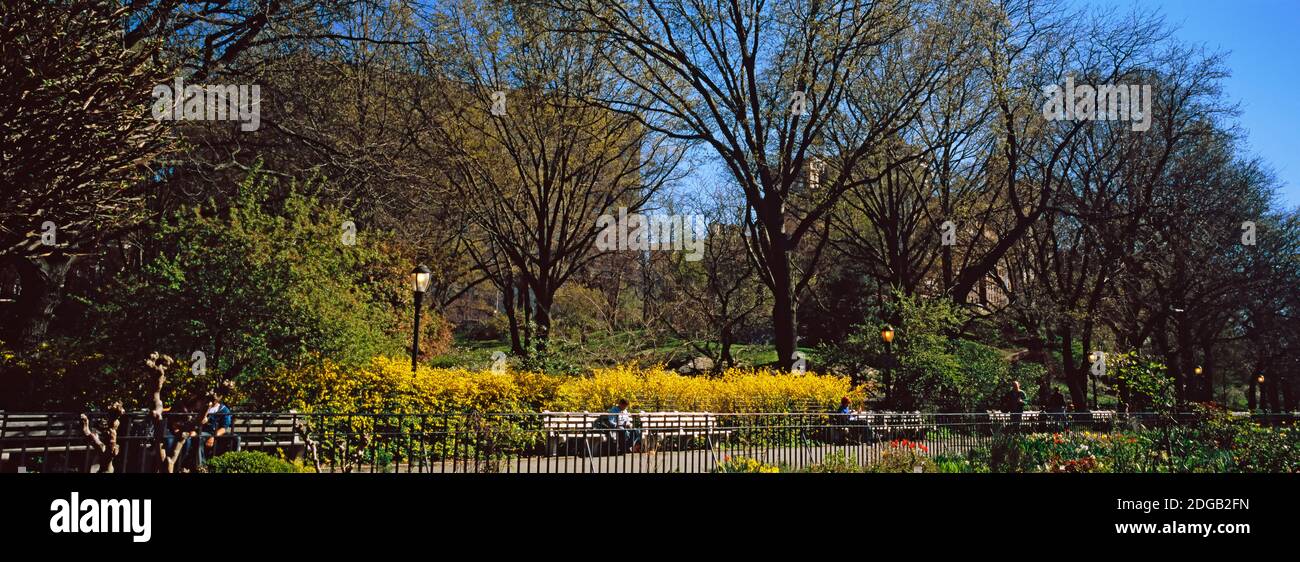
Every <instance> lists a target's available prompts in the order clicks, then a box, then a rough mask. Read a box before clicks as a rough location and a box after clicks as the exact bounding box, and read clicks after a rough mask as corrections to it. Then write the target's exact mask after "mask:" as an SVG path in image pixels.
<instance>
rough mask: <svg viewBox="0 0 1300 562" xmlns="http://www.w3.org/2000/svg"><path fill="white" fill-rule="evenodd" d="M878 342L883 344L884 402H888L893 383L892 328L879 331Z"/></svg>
mask: <svg viewBox="0 0 1300 562" xmlns="http://www.w3.org/2000/svg"><path fill="white" fill-rule="evenodd" d="M880 341H882V342H884V343H885V402H889V398H890V394H891V392H890V391H891V389H892V387H893V381H892V380H890V379H891V376H890V375H891V371H892V369H893V366H894V365H893V363H894V328H893V326H890V325H889V324H885V327H884V328H882V329H881V330H880Z"/></svg>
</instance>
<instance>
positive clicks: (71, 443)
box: [0, 412, 306, 472]
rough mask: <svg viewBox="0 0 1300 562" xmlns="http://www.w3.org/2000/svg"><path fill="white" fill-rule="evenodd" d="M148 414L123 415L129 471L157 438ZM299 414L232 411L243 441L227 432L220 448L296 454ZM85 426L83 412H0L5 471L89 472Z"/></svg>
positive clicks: (0, 464)
mask: <svg viewBox="0 0 1300 562" xmlns="http://www.w3.org/2000/svg"><path fill="white" fill-rule="evenodd" d="M145 416H146V414H143V413H139V412H137V413H134V414H130V415H128V417H127V418H126V419H123V420H122V424H121V426H120V427H119V429H118V443H119V444H121V445H122V452H121V453H119V455H120V456H119V460H118V461H117V462H118V463H130V465H131V467H134V468H128V469H127V470H131V471H135V470H141V469H143V468H142V467H143V464H142V463H144V462H145V457H146V455H147V452H146V448H145V445H146V444H148V443H150V442H152V441H153V431H152V430H151V429H150V430H145V431H142V430H141V429H140V428H141V427H142V426H143V424H144V422H145V420H146V419H147V418H146V417H145ZM297 419H299V418H298V416H295V415H271V416H268V415H257V414H253V415H239V414H232V416H231V424H230V425H231V431H232V433H233V434H234V435H236V436H238V437H239V441H238V444H237V445H236V444H234V442H233V440H232V439H230V438H228V437H226V438H223V437H218V438H217V446H216V450H217V452H218V453H220V452H224V451H231V450H241V449H262V450H266V449H273V450H272V451H268V452H270V453H272V454H274V453H275V452H276V451H275V450H280V451H284V453H285V455H286V456H288V457H289V458H297V457H299V456H301V455H302V453H303V451H304V450H305V449H306V443H305V442H304V441H303V440H302V437H301V436H299V435H298V434H297V433H296V432H295V431H294V422H295V421H296V420H297ZM89 450H90V446H89V445H88V444H87V443H86V438H85V436H84V435H83V434H82V431H81V420H80V417H79V416H76V415H72V414H28V413H5V412H0V472H15V471H17V470H18V468H19V467H23V468H24V469H26V468H27V467H28V465H32V464H38V465H37V466H33V468H35V469H36V470H39V471H41V472H77V471H90V470H91V469H93V468H96V467H95V466H93V465H92V463H94V462H95V461H94V459H92V456H91V455H88V454H87V452H88V451H89Z"/></svg>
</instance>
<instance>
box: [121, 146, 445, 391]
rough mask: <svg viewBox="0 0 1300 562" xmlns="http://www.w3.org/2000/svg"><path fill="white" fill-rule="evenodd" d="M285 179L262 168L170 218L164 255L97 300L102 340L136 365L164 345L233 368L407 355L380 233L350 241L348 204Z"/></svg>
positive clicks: (233, 374) (221, 368)
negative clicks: (226, 201)
mask: <svg viewBox="0 0 1300 562" xmlns="http://www.w3.org/2000/svg"><path fill="white" fill-rule="evenodd" d="M278 187H279V186H278V185H277V184H276V182H274V181H272V180H270V179H268V178H267V177H266V176H265V175H263V174H261V173H260V172H258V171H257V170H254V171H253V172H251V173H250V174H249V176H248V178H247V179H246V180H245V181H244V182H243V184H241V185H240V186H239V192H238V194H237V195H236V196H235V197H234V199H233V200H232V201H231V202H230V205H229V207H228V208H218V206H217V204H216V203H215V202H209V204H207V205H204V206H198V207H192V208H186V209H184V210H182V211H180V212H178V213H176V214H175V215H174V216H172V217H170V219H168V220H167V221H166V222H165V223H164V224H163V225H162V226H161V227H160V228H159V229H158V230H157V231H156V232H155V233H154V235H153V240H152V243H153V244H154V246H155V247H156V248H157V255H156V256H155V257H154V258H153V259H152V260H150V261H149V262H148V263H147V264H146V265H145V267H144V268H143V272H142V273H141V274H139V275H138V276H136V277H133V278H130V279H128V280H126V281H125V282H124V283H122V284H121V285H120V286H118V287H115V288H114V290H112V291H111V292H110V294H109V298H108V300H107V302H106V303H104V304H102V305H101V306H99V310H98V312H99V317H100V318H101V319H103V323H102V324H101V325H100V326H99V334H100V336H101V338H102V339H103V341H104V342H105V344H106V345H105V346H104V347H105V348H111V349H115V350H121V352H122V353H123V354H124V358H123V360H124V362H125V363H126V364H128V365H132V366H134V365H136V364H138V362H139V360H140V358H141V357H144V356H145V355H146V354H147V353H148V352H149V351H152V350H155V349H156V350H160V351H162V352H165V353H169V354H172V355H174V356H175V357H177V359H180V360H182V361H188V360H190V359H191V358H192V356H193V355H192V354H193V353H194V352H203V353H204V355H205V359H206V371H207V372H209V373H213V374H217V375H218V376H220V377H222V378H227V379H229V378H249V377H255V376H257V375H261V374H265V373H268V372H270V371H272V370H274V369H276V368H279V367H282V366H285V365H291V364H297V363H303V362H312V361H317V360H319V359H320V358H330V359H331V360H333V361H335V362H337V363H340V364H345V365H353V364H359V363H362V362H364V361H366V360H368V359H369V358H370V357H371V356H374V355H378V354H383V353H393V354H400V351H401V343H400V341H399V339H398V338H396V337H395V336H394V334H393V332H394V331H395V329H394V328H395V326H396V322H397V318H398V316H397V315H396V311H394V310H393V309H392V308H391V304H390V303H389V302H385V297H386V294H385V293H386V290H385V289H386V288H387V286H388V285H391V284H392V283H394V282H400V280H402V279H404V276H401V275H400V273H397V272H395V271H393V269H394V268H392V267H387V266H386V264H385V263H384V261H383V258H382V255H383V253H382V252H381V247H380V246H381V242H382V240H381V239H379V238H378V237H377V236H370V235H367V234H366V233H365V232H364V231H361V232H358V233H357V236H356V243H355V244H347V243H344V241H343V239H342V237H341V234H342V230H341V228H342V225H343V223H344V222H345V221H346V220H347V219H346V215H344V214H343V213H342V212H341V211H340V210H338V209H334V208H330V207H325V206H322V205H321V204H319V203H318V202H317V201H316V200H315V199H313V198H311V197H308V196H305V195H303V194H301V193H299V192H298V191H297V190H296V189H295V187H294V186H289V187H288V189H287V191H286V192H284V193H281V194H279V196H273V191H275V190H276V188H278ZM388 294H390V295H391V291H389V292H388ZM389 300H391V299H389ZM430 325H435V323H433V322H430ZM188 372H189V370H187V369H178V370H177V373H178V374H180V375H182V377H183V376H184V375H185V374H186V373H188ZM204 384H207V383H204Z"/></svg>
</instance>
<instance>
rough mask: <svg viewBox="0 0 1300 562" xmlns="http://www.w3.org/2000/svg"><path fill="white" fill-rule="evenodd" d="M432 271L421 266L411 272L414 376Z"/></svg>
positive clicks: (412, 366) (412, 370)
mask: <svg viewBox="0 0 1300 562" xmlns="http://www.w3.org/2000/svg"><path fill="white" fill-rule="evenodd" d="M430 273H431V272H430V271H429V268H428V266H426V265H424V264H420V265H418V266H416V268H415V270H414V271H412V272H411V288H412V289H413V290H414V291H415V325H414V326H413V327H412V331H411V375H412V376H414V375H415V372H416V366H417V365H418V364H419V358H420V312H421V311H422V309H423V308H424V292H425V291H426V290H428V289H429V281H430V277H431V275H430Z"/></svg>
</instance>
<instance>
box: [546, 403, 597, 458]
mask: <svg viewBox="0 0 1300 562" xmlns="http://www.w3.org/2000/svg"><path fill="white" fill-rule="evenodd" d="M607 415H610V414H605V413H594V412H546V411H544V412H542V431H543V432H544V433H545V434H546V454H548V455H551V456H555V455H556V454H557V453H558V452H559V448H560V444H561V443H563V444H564V445H565V447H566V450H567V448H568V445H569V443H571V442H576V443H577V444H579V445H582V446H584V448H585V449H586V450H590V447H591V445H592V444H597V445H598V446H599V445H603V444H604V443H605V441H607V440H608V439H609V437H610V430H608V429H598V428H596V427H595V426H596V420H597V419H598V418H600V417H601V416H607Z"/></svg>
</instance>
